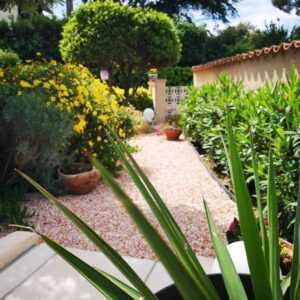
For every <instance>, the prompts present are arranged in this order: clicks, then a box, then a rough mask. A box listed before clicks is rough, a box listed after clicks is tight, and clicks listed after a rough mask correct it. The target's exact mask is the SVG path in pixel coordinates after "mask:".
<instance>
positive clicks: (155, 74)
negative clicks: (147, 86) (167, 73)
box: [148, 68, 158, 80]
mask: <svg viewBox="0 0 300 300" xmlns="http://www.w3.org/2000/svg"><path fill="white" fill-rule="evenodd" d="M148 78H149V80H156V79H157V78H158V71H157V69H156V68H151V69H150V70H149V72H148Z"/></svg>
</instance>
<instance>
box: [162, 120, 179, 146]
mask: <svg viewBox="0 0 300 300" xmlns="http://www.w3.org/2000/svg"><path fill="white" fill-rule="evenodd" d="M178 123H179V115H173V116H170V117H168V119H167V124H166V125H165V126H164V133H165V135H166V137H167V140H169V141H178V140H179V137H180V135H181V133H182V130H181V128H180V127H179V125H178Z"/></svg>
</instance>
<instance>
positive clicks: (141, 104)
mask: <svg viewBox="0 0 300 300" xmlns="http://www.w3.org/2000/svg"><path fill="white" fill-rule="evenodd" d="M129 95H130V104H131V105H132V106H133V107H134V108H135V109H137V110H139V111H144V110H145V109H146V108H153V100H152V98H151V95H150V91H149V90H148V89H146V88H144V87H142V86H141V87H138V88H137V89H136V91H135V93H133V91H132V89H131V90H129Z"/></svg>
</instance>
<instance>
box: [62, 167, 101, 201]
mask: <svg viewBox="0 0 300 300" xmlns="http://www.w3.org/2000/svg"><path fill="white" fill-rule="evenodd" d="M58 174H59V177H60V179H61V180H62V182H63V184H64V186H65V188H66V190H68V191H69V192H70V193H72V194H80V195H82V194H88V193H90V192H91V191H93V190H94V189H95V188H96V186H97V184H98V183H99V179H100V173H99V172H98V170H97V169H96V168H95V167H90V170H87V171H83V172H80V173H76V174H65V173H64V171H63V170H58Z"/></svg>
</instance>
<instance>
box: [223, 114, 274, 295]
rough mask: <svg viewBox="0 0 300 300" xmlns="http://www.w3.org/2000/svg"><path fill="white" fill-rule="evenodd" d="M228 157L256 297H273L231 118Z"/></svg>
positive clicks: (228, 128) (228, 134)
mask: <svg viewBox="0 0 300 300" xmlns="http://www.w3.org/2000/svg"><path fill="white" fill-rule="evenodd" d="M227 137H228V149H227V153H228V157H229V162H230V165H231V168H230V169H231V170H230V171H231V178H232V183H233V187H234V191H235V198H236V203H237V207H238V212H239V219H240V226H241V232H242V236H243V240H244V242H245V248H246V253H247V259H248V264H249V269H250V273H251V280H252V286H253V290H254V294H255V297H256V299H272V292H271V287H270V282H269V277H268V271H267V265H266V261H265V257H264V253H263V250H262V244H261V241H260V238H259V232H258V229H257V226H256V220H255V216H254V213H253V209H252V203H251V198H250V195H249V192H248V190H247V186H246V181H245V177H244V174H243V171H242V164H241V161H240V157H239V154H238V151H237V146H236V142H235V137H234V133H233V130H232V127H231V121H230V118H228V122H227Z"/></svg>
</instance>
